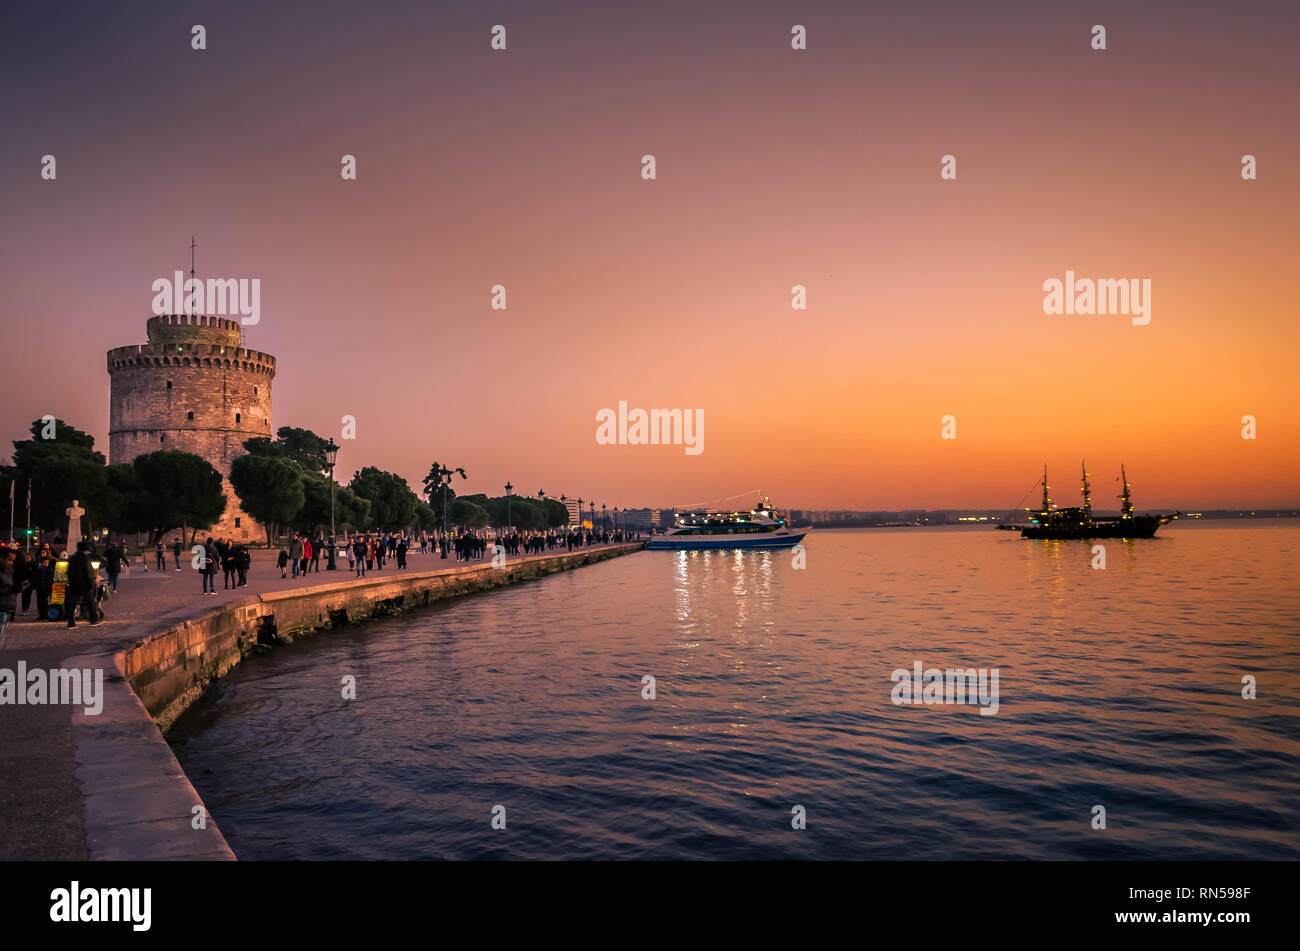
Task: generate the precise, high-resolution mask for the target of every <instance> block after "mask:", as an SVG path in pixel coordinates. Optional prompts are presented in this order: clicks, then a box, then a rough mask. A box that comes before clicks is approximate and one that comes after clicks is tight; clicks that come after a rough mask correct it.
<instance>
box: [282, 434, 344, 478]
mask: <svg viewBox="0 0 1300 951" xmlns="http://www.w3.org/2000/svg"><path fill="white" fill-rule="evenodd" d="M275 441H276V443H278V444H279V447H280V449H281V450H282V451H283V452H284V455H285V457H286V458H288V459H292V460H293V461H294V462H296V463H298V465H300V466H302V467H303V469H304V470H305V471H307V472H325V471H326V470H327V469H328V468H329V466H328V465H327V464H326V462H325V447H326V446H328V445H329V443H330V441H329V440H328V439H326V438H324V437H323V436H318V435H316V434H315V433H314V432H312V431H311V430H310V429H299V428H297V427H296V426H281V427H280V428H279V429H277V430H276V431H275Z"/></svg>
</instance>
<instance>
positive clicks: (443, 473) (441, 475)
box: [438, 466, 451, 558]
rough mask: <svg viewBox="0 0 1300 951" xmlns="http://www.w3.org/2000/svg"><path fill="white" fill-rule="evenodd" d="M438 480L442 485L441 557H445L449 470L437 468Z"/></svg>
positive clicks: (449, 484) (449, 486)
mask: <svg viewBox="0 0 1300 951" xmlns="http://www.w3.org/2000/svg"><path fill="white" fill-rule="evenodd" d="M438 480H439V481H440V482H441V483H442V544H441V545H440V546H439V547H440V548H441V550H442V557H443V558H446V557H447V547H448V546H447V496H448V495H450V494H451V492H450V490H451V470H450V469H448V468H447V467H446V466H440V467H439V468H438Z"/></svg>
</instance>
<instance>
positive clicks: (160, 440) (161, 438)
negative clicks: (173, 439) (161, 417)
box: [158, 433, 167, 442]
mask: <svg viewBox="0 0 1300 951" xmlns="http://www.w3.org/2000/svg"><path fill="white" fill-rule="evenodd" d="M158 441H159V442H166V441H167V435H166V433H164V434H163V435H161V436H159V437H158Z"/></svg>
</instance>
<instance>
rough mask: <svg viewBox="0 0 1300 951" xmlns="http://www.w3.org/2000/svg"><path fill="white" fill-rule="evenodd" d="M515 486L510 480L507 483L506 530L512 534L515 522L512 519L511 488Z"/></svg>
mask: <svg viewBox="0 0 1300 951" xmlns="http://www.w3.org/2000/svg"><path fill="white" fill-rule="evenodd" d="M513 488H514V486H513V485H511V484H510V483H509V482H507V483H506V531H507V532H510V533H512V534H513V533H514V530H515V529H514V523H513V522H512V521H511V520H510V490H511V489H513Z"/></svg>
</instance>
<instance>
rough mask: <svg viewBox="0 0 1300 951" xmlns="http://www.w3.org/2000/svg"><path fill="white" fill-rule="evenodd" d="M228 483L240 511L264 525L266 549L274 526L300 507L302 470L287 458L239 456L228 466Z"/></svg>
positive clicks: (270, 544) (271, 543) (293, 514)
mask: <svg viewBox="0 0 1300 951" xmlns="http://www.w3.org/2000/svg"><path fill="white" fill-rule="evenodd" d="M230 485H231V487H232V488H233V489H234V490H235V494H236V495H237V496H239V504H240V506H241V507H242V508H243V509H244V511H245V512H247V513H248V514H249V515H251V516H253V518H255V519H257V520H258V521H259V522H261V523H262V525H263V526H265V527H266V546H267V547H268V548H270V547H272V546H273V545H274V539H275V533H276V532H275V530H276V528H277V527H278V526H280V525H285V524H288V523H289V522H292V521H293V520H294V519H295V518H296V517H297V516H298V513H299V511H301V509H302V507H303V502H304V493H303V473H302V470H301V469H300V468H299V467H298V466H297V465H295V464H294V463H292V462H290V461H289V460H288V459H283V458H276V457H275V456H255V455H252V454H249V455H247V456H240V457H239V458H238V459H236V460H235V461H234V462H233V463H231V465H230Z"/></svg>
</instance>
